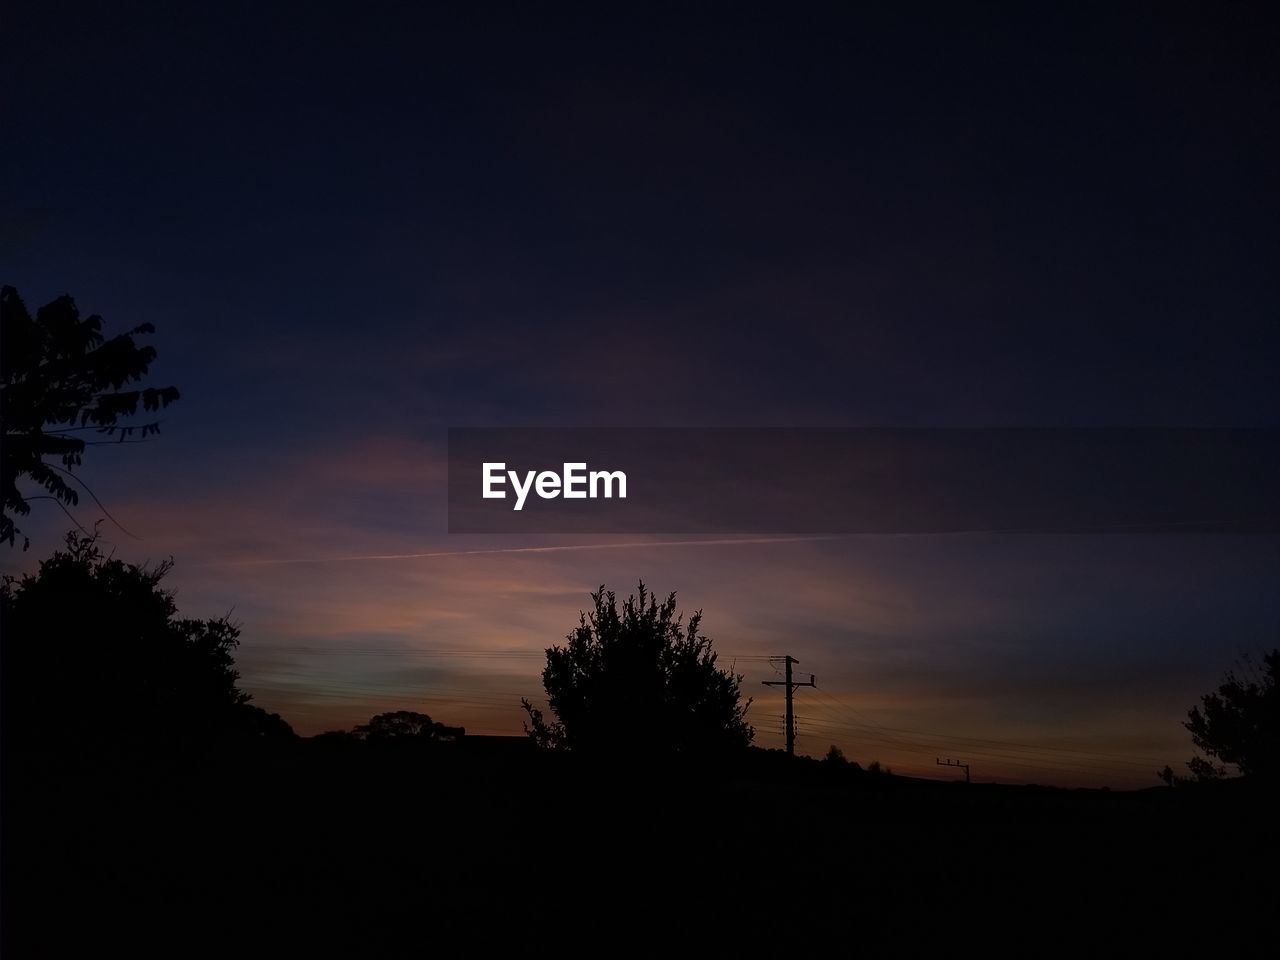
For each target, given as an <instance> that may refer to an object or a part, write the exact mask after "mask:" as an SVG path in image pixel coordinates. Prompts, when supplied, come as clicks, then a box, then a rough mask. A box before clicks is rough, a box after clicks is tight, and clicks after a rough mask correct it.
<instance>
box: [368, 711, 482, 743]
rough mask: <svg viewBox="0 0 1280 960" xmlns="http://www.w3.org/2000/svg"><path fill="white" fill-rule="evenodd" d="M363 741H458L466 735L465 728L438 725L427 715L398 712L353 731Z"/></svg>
mask: <svg viewBox="0 0 1280 960" xmlns="http://www.w3.org/2000/svg"><path fill="white" fill-rule="evenodd" d="M351 732H352V733H353V734H354V735H355V736H356V737H358V738H359V739H361V740H373V741H386V740H415V741H428V740H430V741H440V740H458V739H460V738H462V737H463V736H465V735H466V730H465V728H463V727H448V726H445V725H444V724H443V723H436V722H435V721H434V720H432V719H431V718H430V717H429V716H427V715H426V714H425V713H414V712H413V711H412V710H396V711H394V712H392V713H380V714H378V715H377V716H376V717H374V718H372V719H371V720H370V721H369V722H368V723H362V724H360V725H359V726H358V727H356V728H355V729H354V730H352V731H351Z"/></svg>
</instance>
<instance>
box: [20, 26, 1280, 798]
mask: <svg viewBox="0 0 1280 960" xmlns="http://www.w3.org/2000/svg"><path fill="white" fill-rule="evenodd" d="M427 6H429V5H409V4H403V5H401V4H382V3H376V2H375V3H362V4H359V5H338V4H316V5H310V6H309V7H308V8H307V9H306V10H305V11H304V10H302V9H301V8H297V7H293V8H292V9H290V7H289V6H288V5H277V4H273V3H254V4H239V3H234V2H232V3H226V4H219V5H216V6H215V7H211V8H208V9H184V10H179V9H178V8H177V6H176V5H160V4H154V5H152V4H138V5H132V4H123V5H112V6H111V7H97V8H93V7H87V8H85V9H78V8H77V7H75V6H74V5H70V6H61V5H59V6H57V7H56V8H55V7H54V6H53V5H34V4H30V5H25V7H26V8H25V9H16V10H11V11H9V12H8V13H7V14H6V29H5V31H4V33H5V36H6V39H5V40H4V43H5V45H6V50H5V61H6V63H7V69H6V71H5V75H6V79H5V83H4V84H3V91H0V119H2V121H3V124H4V129H5V130H6V148H5V149H4V150H3V151H0V197H2V198H3V209H4V210H5V211H6V214H5V216H4V217H3V218H2V222H0V280H2V281H3V282H4V283H8V284H12V285H14V286H16V287H17V288H18V290H19V291H20V292H21V294H22V296H23V297H24V299H25V300H26V302H27V305H28V306H29V307H31V308H35V307H36V306H39V305H40V304H43V303H45V302H47V301H49V300H52V299H53V298H54V297H56V296H58V295H61V294H64V293H70V294H72V295H73V296H74V297H75V298H76V300H77V302H78V304H79V305H80V307H81V309H82V310H83V311H84V312H86V313H97V314H100V315H102V317H103V318H104V323H105V325H106V328H107V330H108V331H109V332H110V331H120V330H123V329H127V328H130V327H133V326H136V325H138V324H140V323H144V322H150V323H154V324H155V326H156V328H157V333H156V335H155V336H154V338H152V341H151V342H152V343H154V345H155V346H156V348H157V350H158V351H159V359H158V360H157V362H156V364H155V365H154V367H153V381H154V382H155V383H157V384H167V383H173V384H175V385H177V386H178V387H179V388H180V389H181V391H182V400H181V401H180V402H179V403H178V404H176V405H175V406H173V407H172V408H170V409H169V410H167V411H166V412H165V414H164V422H163V426H162V431H163V432H162V435H161V437H160V439H159V440H158V441H156V442H154V443H148V444H146V445H141V444H138V445H126V446H123V447H120V448H112V447H96V448H93V449H91V451H90V456H89V457H88V458H86V467H85V471H84V477H85V479H86V480H87V481H88V482H89V483H90V484H91V485H92V486H93V489H94V490H95V492H96V493H97V494H98V496H99V498H100V499H101V500H102V502H103V503H104V504H106V506H107V508H108V509H109V510H110V511H111V514H112V516H113V517H114V518H115V519H116V520H117V521H119V525H120V527H123V528H125V529H124V530H122V529H120V527H117V526H113V525H107V526H105V527H104V531H105V535H106V537H107V538H108V539H109V540H110V541H112V543H113V545H114V547H115V549H116V550H117V552H118V555H120V556H123V557H125V558H127V559H131V560H139V561H141V560H147V559H150V560H152V561H156V560H160V559H163V558H165V557H168V556H170V555H172V556H173V557H174V558H175V560H176V561H177V565H176V567H175V569H174V571H173V573H172V574H171V577H170V584H171V586H173V587H174V588H175V589H176V590H177V591H178V597H179V603H180V606H181V608H182V610H183V612H184V613H186V614H188V615H198V616H218V615H222V614H224V613H227V612H228V611H231V612H232V615H233V616H234V618H235V619H237V620H238V621H239V622H240V623H241V624H242V626H243V642H242V647H241V649H240V655H239V658H238V660H239V664H240V669H241V672H242V675H243V683H242V685H243V686H244V688H245V689H247V690H248V691H250V692H252V693H253V694H254V697H255V702H257V703H259V704H260V705H262V706H264V707H267V708H268V709H270V710H273V711H279V712H280V713H281V714H282V715H283V716H284V717H285V718H286V719H287V720H289V722H290V723H292V724H293V725H294V727H295V728H296V729H297V730H298V731H299V732H301V733H306V734H311V733H316V732H319V731H322V730H326V729H333V728H337V727H344V726H350V725H352V724H354V723H357V722H362V721H364V720H366V719H367V718H368V717H369V716H370V715H372V714H373V713H376V712H380V711H382V710H386V709H395V708H412V709H419V710H423V711H424V712H427V713H429V714H431V715H432V716H433V717H434V718H436V719H438V720H442V721H444V722H446V723H450V724H464V725H465V726H466V727H467V728H468V730H470V731H473V732H487V733H518V732H519V730H520V719H521V717H520V711H519V706H518V699H519V697H520V696H522V695H523V696H530V697H536V696H537V695H539V694H540V683H539V679H538V672H539V669H540V658H541V651H542V650H543V648H545V647H546V646H548V645H549V644H551V643H554V642H556V641H558V640H559V639H561V638H563V636H564V635H565V634H566V633H567V632H568V631H569V630H570V629H571V628H572V627H573V626H574V624H575V623H576V620H577V614H578V611H579V610H580V609H582V608H584V607H585V606H586V605H587V604H589V602H590V596H589V594H590V591H591V590H593V589H595V588H596V587H598V586H599V585H600V584H602V583H603V584H607V585H608V586H610V587H611V588H613V589H616V590H618V591H619V592H625V591H627V590H628V589H629V588H631V587H632V586H633V585H634V584H635V582H636V581H637V580H639V579H643V580H644V581H645V582H646V583H647V584H649V585H650V586H651V587H653V588H654V589H656V590H658V591H659V592H662V593H665V592H668V591H670V590H675V591H677V592H678V595H679V598H680V601H681V606H682V607H683V608H684V609H686V610H689V611H692V610H695V609H701V610H702V611H703V613H704V626H705V629H706V632H707V633H708V635H710V636H711V637H712V638H713V639H714V640H715V641H716V646H717V648H718V649H719V650H721V651H722V656H723V658H724V662H725V663H729V662H735V663H737V669H738V671H739V672H741V673H742V674H743V675H744V677H745V680H744V687H745V689H746V691H747V692H748V693H749V694H750V695H752V696H754V697H755V698H756V700H755V703H754V704H753V705H752V707H751V712H750V716H751V717H752V718H754V719H755V720H756V722H757V726H758V728H759V736H758V741H759V742H760V743H761V744H763V745H766V746H777V745H780V743H781V735H780V723H779V721H778V719H777V717H778V714H779V713H780V712H781V706H780V702H779V699H780V698H779V695H778V694H776V693H775V692H774V690H775V689H776V688H768V687H763V686H761V685H760V681H762V680H768V679H773V678H774V671H773V668H772V667H770V665H769V664H768V662H767V661H766V660H762V659H759V658H762V657H767V656H770V655H777V654H784V653H790V654H791V655H793V656H795V657H797V658H799V660H800V661H801V665H800V667H799V668H798V669H799V670H801V671H803V672H805V673H807V672H810V671H811V672H813V673H814V674H815V675H816V676H817V682H818V687H817V688H816V689H815V690H813V691H809V690H802V691H800V692H799V693H798V694H797V714H798V715H799V717H800V719H799V744H798V746H799V749H800V750H801V751H804V752H809V753H812V754H815V755H816V754H821V753H823V752H825V750H826V748H827V746H828V745H829V744H838V745H840V746H841V747H842V748H843V749H844V751H845V752H846V754H847V755H848V756H849V757H850V758H851V759H857V760H859V761H861V762H864V763H865V762H869V761H870V760H873V759H879V760H881V761H882V762H884V763H888V764H889V765H890V766H892V767H893V768H894V769H895V770H900V771H903V772H912V773H918V774H924V775H930V776H933V775H938V774H939V773H942V774H946V773H950V771H939V769H938V768H937V767H936V766H935V763H934V760H935V758H936V757H937V756H943V757H945V756H953V757H958V758H959V759H967V760H969V761H970V762H971V763H972V765H973V773H974V777H975V779H1000V780H1012V781H1018V782H1022V781H1027V780H1034V781H1037V782H1046V783H1061V784H1068V785H1102V784H1109V785H1112V786H1118V787H1119V786H1144V785H1148V784H1152V783H1154V782H1155V779H1154V770H1155V769H1157V768H1158V767H1159V766H1162V765H1163V764H1164V763H1166V762H1168V763H1172V764H1174V765H1175V766H1176V765H1177V764H1178V763H1179V761H1181V760H1184V759H1186V758H1187V757H1188V756H1190V754H1191V750H1190V743H1189V740H1188V737H1187V734H1186V732H1185V731H1184V730H1182V728H1181V726H1180V721H1181V720H1182V719H1183V718H1184V717H1185V712H1186V710H1187V709H1188V707H1190V706H1191V705H1192V704H1193V703H1194V702H1195V701H1196V698H1197V697H1198V695H1199V694H1200V693H1203V692H1205V691H1206V690H1207V689H1209V688H1210V687H1211V686H1213V685H1214V683H1215V682H1216V681H1217V680H1218V678H1219V677H1220V675H1221V674H1222V673H1223V672H1224V671H1225V670H1226V669H1227V668H1228V667H1230V666H1231V665H1232V663H1233V661H1234V660H1235V659H1236V657H1237V656H1238V655H1239V654H1241V653H1242V652H1245V651H1250V650H1254V651H1256V650H1260V649H1269V648H1270V647H1272V646H1275V645H1276V643H1277V636H1280V630H1278V629H1277V628H1278V627H1280V589H1278V588H1280V563H1278V562H1277V561H1278V560H1280V544H1277V542H1276V538H1274V537H1266V536H1235V537H1227V536H1219V537H1211V536H1190V535H1189V536H1154V537H1153V536H1146V537H1144V536H1120V535H1109V536H1058V537H1053V536H1029V535H1017V536H1013V535H1003V536H1002V535H990V534H987V535H983V534H974V535H967V536H915V537H892V536H881V537H866V536H864V537H839V538H820V539H798V538H765V537H760V538H747V541H748V542H738V543H726V542H715V538H702V539H703V540H708V539H710V540H711V541H712V542H700V541H699V540H698V538H696V537H695V538H688V537H685V538H675V537H662V536H649V537H643V538H634V537H623V538H619V537H598V536H596V537H593V536H576V537H568V536H559V537H557V536H536V537H534V536H523V537H522V536H517V535H505V536H462V535H452V536H451V535H449V534H447V533H446V517H445V508H444V494H445V481H446V474H447V470H446V467H447V463H446V457H447V451H446V447H445V436H446V430H447V429H448V428H449V427H457V426H530V425H536V426H596V427H637V426H691V425H696V426H778V427H786V426H890V427H911V426H1034V427H1052V426H1070V427H1078V426H1122V427H1141V426H1228V427H1236V426H1267V427H1275V426H1280V407H1278V404H1277V391H1276V388H1275V373H1274V371H1275V369H1276V363H1277V360H1278V359H1280V324H1278V323H1277V322H1276V320H1277V316H1276V313H1277V306H1280V274H1277V271H1276V270H1275V264H1276V263H1277V262H1280V234H1278V233H1277V231H1276V229H1275V226H1276V223H1277V222H1280V219H1278V216H1277V215H1278V214H1280V195H1278V193H1277V190H1276V180H1275V176H1274V170H1276V169H1280V149H1278V147H1280V144H1278V142H1277V139H1278V138H1277V132H1276V124H1275V119H1274V118H1275V116H1276V115H1277V107H1278V106H1280V105H1278V104H1277V94H1278V93H1280V82H1278V80H1280V78H1278V77H1277V64H1276V61H1275V58H1274V56H1273V53H1272V51H1274V49H1276V42H1277V40H1280V37H1277V32H1278V31H1277V29H1276V23H1275V21H1274V18H1273V17H1269V16H1268V15H1267V11H1266V10H1265V8H1264V7H1263V6H1262V5H1257V6H1254V5H1249V4H1244V5H1233V7H1232V8H1231V9H1229V10H1223V9H1220V8H1217V7H1210V6H1208V5H1204V6H1191V5H1161V7H1160V9H1158V10H1138V9H1125V10H1117V9H1114V8H1113V7H1114V6H1115V5H1091V4H1083V5H1071V8H1070V9H1059V10H1056V11H1055V10H1044V9H1032V8H1013V7H1002V6H1000V5H992V6H984V7H982V8H980V9H971V8H969V7H954V8H951V9H929V8H928V7H921V8H917V9H914V10H900V9H899V10H890V9H874V8H873V9H867V10H856V9H851V7H852V5H847V4H832V5H824V4H815V5H811V6H806V7H804V8H803V9H798V8H795V7H789V8H783V7H781V6H777V5H774V6H763V5H761V6H756V5H751V4H735V5H731V6H730V5H726V6H723V7H714V8H713V7H710V6H708V7H706V8H703V9H702V10H700V11H697V12H690V11H688V10H683V11H679V12H672V13H667V12H657V11H655V10H653V9H651V8H648V7H646V8H645V9H639V8H637V9H629V10H620V9H604V8H597V9H595V10H594V11H577V12H575V13H573V14H570V13H568V12H559V13H552V12H549V11H546V10H537V11H535V10H532V9H525V10H516V9H512V8H509V7H501V6H490V5H484V4H481V5H467V9H466V10H465V11H459V10H455V11H441V10H434V9H424V7H427ZM45 506H48V505H47V504H46V505H45ZM77 515H78V516H79V517H80V518H81V519H82V521H84V522H92V521H93V520H95V519H97V515H98V512H97V511H96V509H94V508H91V505H85V504H82V506H81V508H80V509H79V510H78V511H77ZM67 525H68V521H67V520H66V518H65V517H64V516H63V515H62V514H61V513H58V512H56V511H54V510H53V509H52V508H50V509H49V510H37V513H36V515H35V516H34V517H33V518H31V520H30V522H29V523H27V524H25V525H24V526H25V527H26V528H27V529H28V531H29V532H30V533H31V534H32V539H33V546H32V549H31V551H30V552H28V553H27V554H21V553H20V552H16V551H8V552H5V553H3V554H0V569H3V571H4V572H16V571H21V570H30V569H32V568H33V567H34V565H35V563H36V562H37V561H38V559H39V557H40V556H42V555H47V553H48V552H49V551H51V550H52V549H53V547H54V546H55V545H56V544H57V542H58V539H59V536H60V533H61V532H63V531H65V528H66V527H67ZM126 531H127V532H126ZM689 539H693V540H694V541H696V542H692V543H691V542H687V541H688V540H689ZM767 540H772V541H773V542H764V541H767ZM681 541H684V542H681Z"/></svg>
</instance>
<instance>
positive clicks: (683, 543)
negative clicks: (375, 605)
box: [201, 536, 842, 567]
mask: <svg viewBox="0 0 1280 960" xmlns="http://www.w3.org/2000/svg"><path fill="white" fill-rule="evenodd" d="M839 539H842V538H841V537H838V536H813V537H723V538H720V539H716V540H629V541H624V542H622V543H567V544H557V545H552V546H544V547H487V548H484V549H480V550H437V551H433V552H430V553H365V554H353V555H349V556H342V557H291V558H283V559H276V560H215V561H210V562H209V563H207V564H201V566H218V567H224V566H225V567H265V566H281V565H285V564H298V563H354V562H357V561H360V562H369V561H380V560H436V559H442V558H445V557H478V556H490V555H494V554H503V553H568V552H571V551H578V550H630V549H636V548H643V547H721V546H731V545H734V544H767V543H811V542H813V541H817V540H839Z"/></svg>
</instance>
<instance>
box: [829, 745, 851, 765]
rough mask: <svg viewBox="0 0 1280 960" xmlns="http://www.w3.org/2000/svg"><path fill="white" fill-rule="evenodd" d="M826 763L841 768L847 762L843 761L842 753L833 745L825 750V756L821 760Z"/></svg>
mask: <svg viewBox="0 0 1280 960" xmlns="http://www.w3.org/2000/svg"><path fill="white" fill-rule="evenodd" d="M822 759H823V761H825V762H826V763H829V764H831V765H832V766H839V767H842V766H844V765H845V764H847V763H848V762H849V761H848V760H846V759H845V756H844V751H843V750H841V749H840V748H839V747H837V746H836V745H835V744H834V743H833V744H832V745H831V746H830V747H828V748H827V755H826V756H825V757H823V758H822Z"/></svg>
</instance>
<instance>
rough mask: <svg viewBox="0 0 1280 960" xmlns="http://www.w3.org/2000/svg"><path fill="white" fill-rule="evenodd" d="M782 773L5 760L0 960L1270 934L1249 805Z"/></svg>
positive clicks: (1219, 941)
mask: <svg viewBox="0 0 1280 960" xmlns="http://www.w3.org/2000/svg"><path fill="white" fill-rule="evenodd" d="M784 760H785V758H782V757H777V756H763V755H760V756H757V757H755V759H754V761H753V762H752V763H750V764H747V765H739V766H736V767H734V768H732V769H705V768H703V769H698V770H689V769H685V770H679V771H675V770H670V769H657V768H646V769H636V768H632V769H629V770H622V769H618V768H617V767H614V768H611V769H599V768H587V767H585V766H583V765H581V764H575V763H571V762H567V758H561V757H549V756H542V755H532V756H525V755H511V756H499V757H488V756H476V755H473V754H470V753H467V752H465V751H462V750H448V749H435V750H431V751H424V752H415V751H405V750H398V751H397V750H381V751H379V750H362V751H353V750H339V751H334V750H321V749H318V748H316V747H313V746H309V745H306V744H302V745H299V746H298V747H296V748H290V749H283V750H278V751H267V752H264V753H262V754H260V755H255V756H252V757H249V758H245V757H243V756H241V757H238V758H236V759H235V760H228V759H222V760H210V761H207V762H206V763H203V764H201V765H200V766H199V767H198V768H196V769H188V770H186V771H185V772H182V773H180V774H176V773H173V772H172V771H169V772H164V773H161V772H159V771H157V770H156V769H154V768H151V769H150V770H142V771H138V770H136V769H133V768H132V767H131V768H130V770H129V772H128V774H127V775H125V774H124V773H123V771H122V770H121V769H120V767H119V766H117V765H114V764H100V765H99V766H100V769H99V770H98V771H97V772H96V773H85V772H83V771H79V772H77V773H76V774H75V775H72V774H71V773H70V771H68V770H67V769H66V768H65V767H63V768H60V769H56V770H50V769H49V768H48V765H47V763H43V762H42V763H34V764H33V763H25V762H24V763H17V762H15V763H10V764H8V765H7V768H6V784H5V786H6V804H5V816H4V824H5V836H4V841H5V847H4V866H5V873H4V897H5V912H4V926H3V930H4V938H5V944H4V946H5V950H4V956H5V957H6V958H16V957H28V956H91V955H99V954H103V953H108V952H111V953H112V954H113V955H114V954H115V953H117V952H118V953H120V955H123V956H135V955H140V954H151V955H154V954H160V955H165V956H172V957H182V956H188V955H192V954H196V953H199V954H208V953H214V952H216V953H220V954H222V955H250V956H256V955H262V954H268V955H271V954H274V955H279V956H300V955H303V954H307V953H311V954H316V953H323V954H341V955H347V956H357V957H359V956H370V955H379V954H383V955H385V954H397V955H407V954H415V955H424V954H427V953H430V952H441V951H446V950H447V951H448V952H450V953H453V952H465V953H468V954H470V953H475V952H478V953H480V954H482V955H484V954H487V953H489V952H492V951H493V950H494V949H496V948H497V947H498V946H499V944H500V943H501V944H506V945H513V946H516V948H517V949H522V950H533V951H538V952H543V951H546V950H555V951H557V952H559V951H562V950H570V949H574V952H578V950H579V949H585V950H586V951H588V952H589V953H590V954H591V955H602V954H603V955H612V954H614V953H620V952H621V953H626V954H628V955H629V954H630V953H631V951H632V949H633V948H638V949H640V950H641V951H642V952H645V953H651V952H654V951H656V950H659V949H660V950H662V951H663V952H667V951H670V950H677V949H680V950H681V951H682V950H683V948H684V947H687V946H688V945H689V944H690V943H691V942H694V941H692V940H691V938H696V941H701V942H704V943H711V944H713V945H714V951H715V953H716V954H717V955H719V954H726V953H739V952H747V953H753V952H757V951H758V950H760V949H763V945H764V944H765V943H767V942H769V941H771V940H773V939H779V938H781V939H789V940H791V941H792V945H791V947H790V948H788V949H790V950H792V951H804V950H810V949H813V948H817V945H818V944H827V945H831V946H833V947H834V948H836V949H839V950H841V951H844V952H852V951H858V950H862V949H864V948H869V947H873V946H875V947H878V948H881V949H883V948H886V947H887V948H890V949H892V950H894V951H895V952H901V953H907V954H914V953H917V952H920V951H923V950H925V949H932V948H933V947H947V946H950V947H954V948H956V949H964V948H966V947H970V948H975V949H979V950H981V951H983V952H988V951H999V952H1018V953H1039V952H1042V951H1043V950H1045V949H1052V948H1062V947H1063V946H1064V945H1068V944H1070V945H1073V946H1078V947H1080V948H1082V949H1088V950H1091V951H1092V950H1098V949H1105V948H1106V947H1108V946H1113V945H1118V944H1120V943H1127V944H1132V945H1135V946H1137V947H1138V948H1139V949H1140V952H1141V953H1142V954H1143V955H1148V954H1151V953H1153V952H1156V951H1161V950H1164V949H1166V948H1173V949H1175V950H1176V951H1177V952H1179V953H1185V952H1187V951H1189V950H1191V949H1197V948H1204V949H1206V950H1212V951H1213V952H1214V953H1215V954H1228V955H1229V954H1232V953H1235V952H1237V951H1244V950H1246V949H1248V950H1249V952H1253V951H1254V950H1256V949H1257V948H1259V947H1263V946H1265V945H1267V944H1269V943H1273V942H1274V940H1275V926H1274V924H1275V920H1274V919H1273V916H1274V908H1275V904H1276V902H1277V897H1276V895H1277V885H1276V862H1277V860H1276V852H1277V844H1276V840H1277V827H1276V815H1275V807H1274V806H1273V805H1272V803H1271V802H1270V799H1269V798H1268V797H1266V796H1264V795H1262V794H1260V793H1258V792H1256V791H1252V790H1248V789H1240V788H1238V785H1230V786H1228V787H1227V788H1226V789H1216V790H1198V789H1190V788H1180V789H1174V790H1170V789H1159V788H1158V789H1153V790H1150V791H1143V792H1140V793H1119V792H1115V793H1107V792H1095V791H1061V790H1051V789H1039V788H1010V787H991V786H984V785H981V784H974V785H972V786H968V787H966V786H965V785H964V784H962V783H928V782H920V781H911V780H899V779H896V778H884V777H872V776H869V775H864V776H847V775H841V776H834V775H831V774H830V773H829V772H828V771H825V770H824V769H823V768H822V767H821V766H819V765H816V764H786V763H784V762H783V761H784ZM102 767H105V770H104V769H101V768H102ZM707 938H710V939H709V940H708V939H707ZM575 948H576V949H575ZM823 949H826V947H824V948H823ZM86 951H88V952H86Z"/></svg>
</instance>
